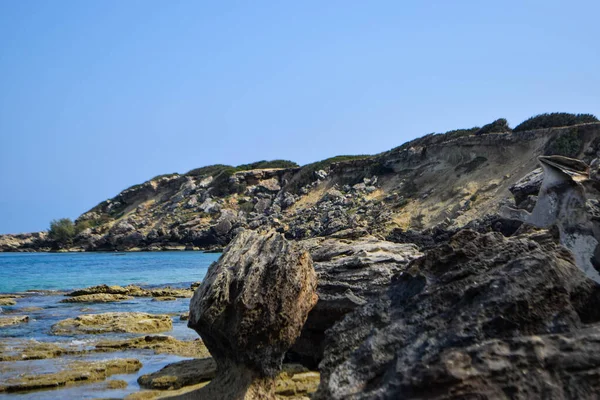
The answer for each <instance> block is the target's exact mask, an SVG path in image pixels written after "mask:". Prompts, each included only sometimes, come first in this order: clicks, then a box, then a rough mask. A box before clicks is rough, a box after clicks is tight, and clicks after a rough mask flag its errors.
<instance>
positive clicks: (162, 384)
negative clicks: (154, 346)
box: [138, 358, 217, 390]
mask: <svg viewBox="0 0 600 400" xmlns="http://www.w3.org/2000/svg"><path fill="white" fill-rule="evenodd" d="M216 373H217V364H216V363H215V362H214V360H213V359H212V358H200V359H195V360H184V361H180V362H177V363H173V364H169V365H167V366H166V367H164V368H162V369H161V370H160V371H156V372H153V373H151V374H146V375H142V376H140V377H139V378H138V383H139V384H140V386H141V387H143V388H147V389H161V390H166V389H179V388H182V387H184V386H190V385H194V384H197V383H201V382H206V381H209V380H211V379H213V378H214V377H215V375H216Z"/></svg>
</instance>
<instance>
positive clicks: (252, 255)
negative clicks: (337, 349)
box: [188, 231, 317, 399]
mask: <svg viewBox="0 0 600 400" xmlns="http://www.w3.org/2000/svg"><path fill="white" fill-rule="evenodd" d="M316 302H317V295H316V276H315V272H314V269H313V265H312V260H311V258H310V255H309V254H308V252H306V251H303V250H300V248H299V246H297V245H296V244H294V243H290V242H288V241H287V240H285V238H284V237H283V236H282V235H281V234H278V233H274V232H270V233H268V234H265V235H259V234H257V233H255V232H251V231H242V232H241V233H239V234H238V236H237V237H236V238H235V239H234V240H233V241H232V243H231V244H230V245H229V246H228V247H227V249H226V250H225V253H223V255H222V256H221V258H220V259H219V261H218V262H217V263H215V264H213V265H211V267H210V268H209V270H208V273H207V275H206V277H205V279H204V281H203V282H202V285H200V287H199V288H198V289H197V290H196V293H195V294H194V297H193V298H192V301H191V303H190V319H189V322H188V326H189V327H190V328H193V329H195V330H196V331H197V332H198V333H199V334H200V336H202V339H203V340H204V342H205V344H206V347H208V349H209V350H210V353H211V354H212V356H213V357H214V359H215V361H216V363H217V366H218V374H217V376H216V377H215V379H213V380H212V381H211V383H210V384H209V385H208V386H206V387H205V388H203V389H201V391H200V392H199V393H198V396H200V397H203V398H207V399H211V398H231V399H237V398H239V399H243V398H248V399H250V398H255V397H256V398H260V396H263V397H264V398H273V397H274V388H275V386H274V380H273V378H274V376H276V374H277V372H278V371H279V369H280V368H281V362H282V359H283V356H284V354H285V352H286V351H287V350H288V349H289V347H290V346H291V345H292V344H293V343H294V341H295V340H296V338H297V337H298V335H299V334H300V330H301V329H302V325H303V324H304V322H305V321H306V317H307V315H308V313H309V311H310V310H311V309H312V307H313V306H314V305H315V303H316ZM232 382H233V383H232Z"/></svg>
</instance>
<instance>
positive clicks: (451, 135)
mask: <svg viewBox="0 0 600 400" xmlns="http://www.w3.org/2000/svg"><path fill="white" fill-rule="evenodd" d="M480 129H481V128H480V127H478V126H475V127H473V128H470V129H454V130H452V131H448V132H446V133H443V134H442V135H444V140H451V139H456V138H459V137H463V136H471V135H474V134H476V133H477V131H479V130H480Z"/></svg>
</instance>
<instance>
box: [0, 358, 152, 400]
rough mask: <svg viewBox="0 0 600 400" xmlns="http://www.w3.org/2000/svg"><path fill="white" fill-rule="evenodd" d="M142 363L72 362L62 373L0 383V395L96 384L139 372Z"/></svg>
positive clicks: (109, 361)
mask: <svg viewBox="0 0 600 400" xmlns="http://www.w3.org/2000/svg"><path fill="white" fill-rule="evenodd" d="M141 367H142V363H141V362H140V361H139V360H136V359H132V358H124V359H114V360H103V361H79V362H73V363H70V364H69V365H68V367H67V368H65V369H64V370H62V371H59V372H56V373H50V374H41V375H24V376H19V377H18V378H12V379H9V380H7V381H6V382H2V383H0V393H2V392H8V393H14V392H23V391H30V390H39V389H52V388H56V387H59V386H65V385H67V384H69V383H75V382H78V383H81V382H96V381H101V380H104V379H106V378H107V377H109V376H111V375H115V374H124V373H131V372H135V371H137V370H139V369H140V368H141Z"/></svg>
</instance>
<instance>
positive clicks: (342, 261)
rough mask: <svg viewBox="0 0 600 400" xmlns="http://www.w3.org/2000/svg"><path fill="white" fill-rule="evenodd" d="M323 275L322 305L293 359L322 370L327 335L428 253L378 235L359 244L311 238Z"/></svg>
mask: <svg viewBox="0 0 600 400" xmlns="http://www.w3.org/2000/svg"><path fill="white" fill-rule="evenodd" d="M302 245H303V246H304V247H305V248H307V249H308V250H309V251H310V254H311V256H312V259H313V262H314V265H315V271H316V273H317V280H318V285H317V293H318V295H319V301H318V302H317V305H316V306H315V308H313V309H312V311H311V312H310V314H309V315H308V319H307V320H306V323H305V324H304V327H303V329H302V334H301V336H300V338H298V340H297V341H296V343H295V344H294V346H293V347H292V350H291V352H290V353H288V358H290V360H291V361H301V362H302V363H303V364H305V365H308V366H310V367H311V368H316V367H317V366H318V363H319V361H320V360H321V358H322V355H323V354H322V353H323V347H322V346H323V341H324V338H325V331H326V330H327V329H329V328H330V327H331V326H333V324H335V323H336V322H337V321H339V320H341V319H342V318H343V316H344V315H345V314H347V313H348V312H350V311H352V310H354V309H355V308H357V307H359V306H361V305H364V304H366V303H367V302H372V301H375V300H376V299H377V298H378V297H380V296H381V294H382V292H384V291H385V290H387V287H388V286H389V284H390V282H391V279H392V276H394V275H395V274H397V273H398V272H400V271H402V270H403V269H404V268H406V265H407V264H408V263H409V262H410V261H412V260H414V259H415V258H417V257H419V256H421V255H422V253H421V252H420V251H419V250H418V249H417V247H416V246H415V245H414V244H404V243H403V244H399V243H392V242H388V241H385V240H379V239H377V238H374V237H365V238H362V239H359V240H355V241H352V240H347V239H327V240H318V239H317V240H313V239H311V240H307V241H305V242H302Z"/></svg>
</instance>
